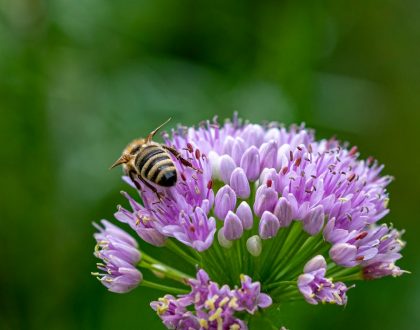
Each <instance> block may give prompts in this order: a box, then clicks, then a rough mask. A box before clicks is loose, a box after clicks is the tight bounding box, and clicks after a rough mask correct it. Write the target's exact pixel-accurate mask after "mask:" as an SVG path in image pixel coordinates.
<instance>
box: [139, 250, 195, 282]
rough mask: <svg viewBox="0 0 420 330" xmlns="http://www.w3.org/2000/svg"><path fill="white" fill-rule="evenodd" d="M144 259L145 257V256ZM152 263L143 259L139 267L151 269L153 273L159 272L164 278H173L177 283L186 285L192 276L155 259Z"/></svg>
mask: <svg viewBox="0 0 420 330" xmlns="http://www.w3.org/2000/svg"><path fill="white" fill-rule="evenodd" d="M143 257H144V255H143ZM152 260H153V262H152V263H149V261H148V260H147V258H142V260H141V261H140V262H139V264H138V267H141V268H146V269H149V270H151V271H153V272H158V273H161V274H163V275H164V276H166V277H168V278H171V279H173V280H175V281H178V282H181V283H185V281H186V280H187V279H189V278H191V276H189V275H187V274H185V273H182V272H180V271H179V270H177V269H175V268H172V267H169V266H168V265H165V264H164V263H161V262H159V261H157V260H155V259H153V258H152Z"/></svg>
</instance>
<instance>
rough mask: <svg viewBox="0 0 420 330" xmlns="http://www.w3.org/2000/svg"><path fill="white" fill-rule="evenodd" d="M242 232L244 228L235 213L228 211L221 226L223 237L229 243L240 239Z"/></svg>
mask: <svg viewBox="0 0 420 330" xmlns="http://www.w3.org/2000/svg"><path fill="white" fill-rule="evenodd" d="M243 232H244V228H243V227H242V222H241V220H240V219H239V217H238V216H237V215H236V214H235V213H233V212H232V211H229V212H228V214H227V216H226V219H225V224H224V226H223V235H224V236H225V237H226V239H228V240H229V241H234V240H236V239H238V238H241V236H242V234H243Z"/></svg>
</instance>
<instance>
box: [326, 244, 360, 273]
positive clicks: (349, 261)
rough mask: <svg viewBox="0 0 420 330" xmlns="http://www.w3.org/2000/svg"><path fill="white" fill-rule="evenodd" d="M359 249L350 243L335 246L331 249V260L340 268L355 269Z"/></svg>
mask: <svg viewBox="0 0 420 330" xmlns="http://www.w3.org/2000/svg"><path fill="white" fill-rule="evenodd" d="M356 253H357V248H356V247H355V246H354V245H351V244H348V243H338V244H335V245H334V246H333V247H332V248H331V249H330V257H331V259H332V260H333V261H334V262H335V263H336V264H337V265H340V266H346V267H353V266H355V265H356V264H357V262H356V261H355V259H356Z"/></svg>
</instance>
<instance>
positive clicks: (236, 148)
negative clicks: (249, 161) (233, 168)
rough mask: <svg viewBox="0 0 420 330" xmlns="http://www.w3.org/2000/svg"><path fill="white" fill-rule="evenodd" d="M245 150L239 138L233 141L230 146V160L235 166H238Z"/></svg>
mask: <svg viewBox="0 0 420 330" xmlns="http://www.w3.org/2000/svg"><path fill="white" fill-rule="evenodd" d="M245 149H246V145H245V141H244V140H243V139H241V138H240V137H238V138H236V139H235V142H234V143H233V146H232V158H233V160H234V161H235V164H236V165H238V166H239V165H240V163H241V158H242V155H243V154H244V152H245Z"/></svg>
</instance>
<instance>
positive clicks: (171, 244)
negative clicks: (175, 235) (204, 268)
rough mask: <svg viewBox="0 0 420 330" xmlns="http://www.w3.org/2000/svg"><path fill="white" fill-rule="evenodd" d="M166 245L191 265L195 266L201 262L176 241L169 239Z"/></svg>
mask: <svg viewBox="0 0 420 330" xmlns="http://www.w3.org/2000/svg"><path fill="white" fill-rule="evenodd" d="M166 247H167V248H168V249H169V250H171V251H172V252H174V253H175V254H178V255H179V256H180V257H182V258H183V259H185V260H186V261H188V262H189V263H190V264H191V265H193V266H194V267H195V266H197V265H198V264H199V261H198V260H196V259H194V258H193V257H192V256H190V255H189V254H188V253H186V252H185V251H184V250H183V249H182V248H180V247H179V246H178V245H177V244H176V243H175V242H173V241H172V240H170V239H168V240H167V241H166Z"/></svg>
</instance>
